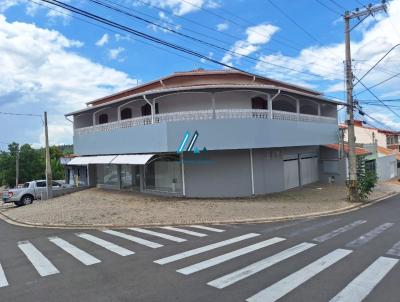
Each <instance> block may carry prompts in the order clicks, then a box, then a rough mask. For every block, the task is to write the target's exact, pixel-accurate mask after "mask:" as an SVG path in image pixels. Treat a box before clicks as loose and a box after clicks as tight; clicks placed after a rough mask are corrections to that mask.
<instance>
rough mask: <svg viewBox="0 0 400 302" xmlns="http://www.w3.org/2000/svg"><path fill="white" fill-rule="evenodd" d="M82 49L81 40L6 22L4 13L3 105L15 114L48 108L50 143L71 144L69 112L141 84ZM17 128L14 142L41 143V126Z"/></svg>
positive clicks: (0, 33) (0, 30)
mask: <svg viewBox="0 0 400 302" xmlns="http://www.w3.org/2000/svg"><path fill="white" fill-rule="evenodd" d="M80 46H82V43H81V42H79V41H75V40H70V39H68V38H67V37H65V36H63V35H62V34H60V33H59V32H57V31H55V30H48V29H42V28H39V27H37V26H36V25H34V24H27V23H22V22H12V23H11V22H7V20H6V18H5V17H4V16H3V15H0V66H1V68H0V78H1V79H2V80H1V81H0V107H1V108H2V109H5V108H6V109H7V110H9V111H13V112H21V111H22V112H43V111H45V110H47V111H48V112H49V123H50V125H51V127H50V129H49V131H50V133H52V134H53V135H52V136H51V137H50V140H51V142H52V143H71V141H72V136H71V131H72V130H71V126H70V124H68V122H66V121H65V119H64V117H63V115H64V114H65V113H67V112H70V111H74V110H77V109H81V108H82V107H83V106H84V103H85V102H88V101H90V100H93V99H96V98H99V97H102V96H105V95H108V94H111V93H114V92H116V91H120V90H123V89H126V88H128V87H132V86H135V85H136V84H137V81H136V80H135V79H132V78H130V77H129V76H128V75H127V74H125V73H123V72H120V71H117V70H115V69H112V68H108V67H105V66H103V65H100V64H97V63H95V62H93V61H91V60H89V59H87V58H85V57H82V56H80V55H78V54H77V53H76V48H77V47H80ZM27 122H28V121H27ZM8 123H10V122H8ZM38 124H39V123H38ZM35 125H36V124H35ZM9 127H10V124H7V121H3V120H0V128H1V129H7V128H9ZM35 127H36V126H35ZM15 129H16V130H15V131H20V133H17V132H15V133H14V134H13V135H15V139H16V140H18V135H19V136H26V133H28V132H29V135H30V136H29V141H27V142H30V143H39V142H40V141H39V137H40V135H41V132H42V129H41V126H40V125H38V126H37V128H34V127H31V128H26V129H24V127H23V126H21V127H15Z"/></svg>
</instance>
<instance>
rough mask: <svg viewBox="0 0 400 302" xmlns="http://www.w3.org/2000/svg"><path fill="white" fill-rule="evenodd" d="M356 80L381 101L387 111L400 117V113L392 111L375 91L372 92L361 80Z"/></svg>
mask: <svg viewBox="0 0 400 302" xmlns="http://www.w3.org/2000/svg"><path fill="white" fill-rule="evenodd" d="M355 78H356V79H358V78H357V77H355ZM358 82H359V83H360V84H361V85H362V86H363V87H364V88H365V89H366V90H367V91H368V92H369V93H370V94H371V95H372V96H373V97H374V98H375V99H377V100H378V101H379V102H380V103H382V105H383V106H385V107H386V108H387V109H388V110H389V111H391V112H392V113H393V114H394V115H396V116H397V117H399V118H400V115H399V114H398V113H397V112H396V111H394V110H393V109H392V108H390V107H389V106H388V105H387V104H386V103H384V102H383V101H382V100H381V99H380V98H379V97H377V95H376V94H375V93H373V92H372V90H371V89H370V88H368V87H367V86H365V85H364V83H363V82H361V81H360V80H358Z"/></svg>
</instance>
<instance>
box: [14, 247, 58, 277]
mask: <svg viewBox="0 0 400 302" xmlns="http://www.w3.org/2000/svg"><path fill="white" fill-rule="evenodd" d="M18 248H19V249H20V250H21V251H22V252H23V253H24V254H25V256H26V258H28V260H29V261H30V262H31V263H32V265H33V267H34V268H35V269H36V270H37V272H38V273H39V275H40V276H42V277H45V276H48V275H53V274H58V273H59V271H58V269H57V268H56V267H55V266H54V265H53V264H52V263H51V262H50V261H49V259H47V258H46V257H45V256H43V254H42V253H41V252H40V251H39V250H38V249H37V248H36V247H35V246H34V245H33V244H32V243H30V242H29V241H20V242H18Z"/></svg>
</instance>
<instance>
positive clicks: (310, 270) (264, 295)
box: [246, 249, 352, 302]
mask: <svg viewBox="0 0 400 302" xmlns="http://www.w3.org/2000/svg"><path fill="white" fill-rule="evenodd" d="M350 253H352V251H350V250H345V249H337V250H334V251H333V252H330V253H329V254H327V255H325V256H323V257H321V258H319V259H318V260H316V261H314V262H312V263H311V264H309V265H307V266H305V267H303V268H302V269H300V270H298V271H297V272H295V273H293V274H291V275H289V276H287V277H286V278H284V279H282V280H280V281H278V282H276V283H274V284H273V285H271V286H270V287H267V288H266V289H263V290H262V291H260V292H258V293H257V294H255V295H254V296H252V297H250V298H248V299H247V300H246V301H248V302H272V301H276V300H278V299H280V298H282V297H283V296H285V295H286V294H288V293H289V292H291V291H292V290H294V289H295V288H297V287H298V286H300V285H301V284H303V283H304V282H306V281H308V280H309V279H311V278H312V277H314V276H315V275H317V274H318V273H320V272H322V271H323V270H325V269H327V268H328V267H330V266H331V265H333V264H335V263H336V262H338V261H339V260H341V259H343V258H344V257H346V256H347V255H349V254H350Z"/></svg>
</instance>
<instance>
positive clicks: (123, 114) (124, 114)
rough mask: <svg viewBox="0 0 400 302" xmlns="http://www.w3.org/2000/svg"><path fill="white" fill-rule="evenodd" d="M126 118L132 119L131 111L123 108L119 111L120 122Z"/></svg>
mask: <svg viewBox="0 0 400 302" xmlns="http://www.w3.org/2000/svg"><path fill="white" fill-rule="evenodd" d="M128 118H132V109H131V108H125V109H122V110H121V120H126V119H128Z"/></svg>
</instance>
